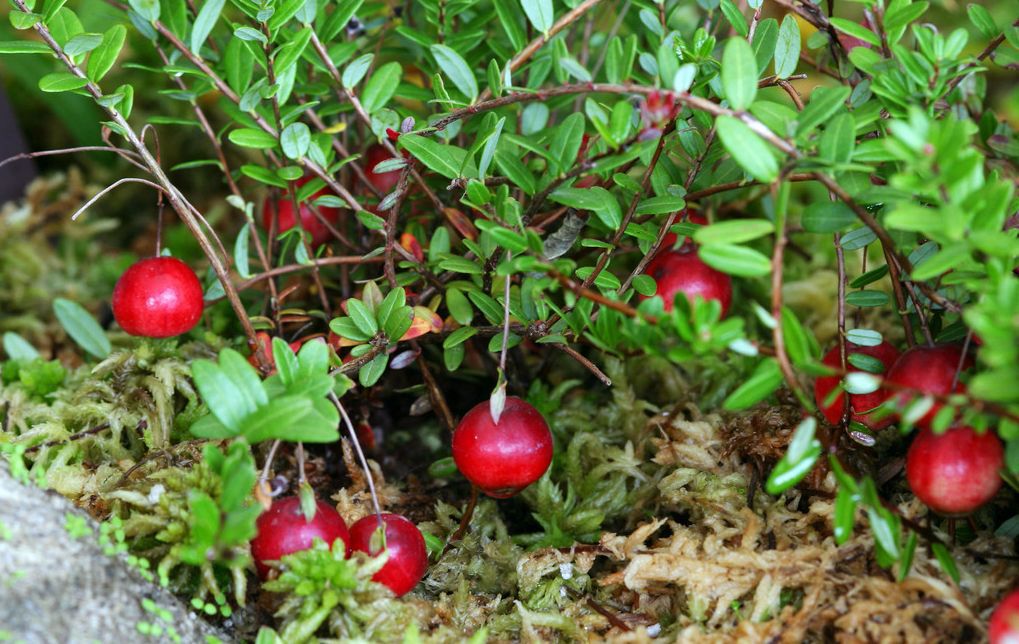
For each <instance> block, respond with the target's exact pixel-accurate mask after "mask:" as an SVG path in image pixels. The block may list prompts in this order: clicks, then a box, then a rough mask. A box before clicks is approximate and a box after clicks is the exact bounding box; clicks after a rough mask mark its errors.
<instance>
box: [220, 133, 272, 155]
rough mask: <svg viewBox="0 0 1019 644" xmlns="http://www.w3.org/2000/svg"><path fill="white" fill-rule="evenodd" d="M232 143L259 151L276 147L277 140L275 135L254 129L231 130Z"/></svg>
mask: <svg viewBox="0 0 1019 644" xmlns="http://www.w3.org/2000/svg"><path fill="white" fill-rule="evenodd" d="M228 138H229V139H230V141H231V142H232V143H235V144H237V145H239V146H241V147H244V148H255V149H257V150H269V149H271V148H274V147H276V139H275V138H274V137H273V135H271V134H269V133H268V132H263V131H262V130H256V129H254V128H241V129H238V130H231V131H230V135H229V136H228Z"/></svg>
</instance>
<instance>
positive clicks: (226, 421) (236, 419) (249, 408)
mask: <svg viewBox="0 0 1019 644" xmlns="http://www.w3.org/2000/svg"><path fill="white" fill-rule="evenodd" d="M227 351H232V349H224V351H223V352H224V353H226V352H227ZM234 353H236V352H234ZM237 355H238V357H239V356H240V354H237ZM241 360H243V358H241ZM245 364H246V365H247V366H248V368H249V369H251V370H252V372H254V367H252V366H251V365H248V364H247V361H245ZM191 375H192V377H193V378H194V381H195V387H197V389H198V393H200V394H201V395H202V400H204V401H205V404H206V405H208V406H209V411H211V412H212V414H213V415H214V416H215V417H216V418H217V419H218V420H219V422H220V423H222V425H223V426H224V427H226V428H228V429H230V430H232V431H233V432H234V433H239V432H241V431H242V430H243V424H242V423H243V421H244V419H245V417H246V416H248V415H249V414H252V413H254V412H255V410H256V409H257V405H255V404H254V403H253V401H252V400H251V399H250V398H247V397H245V396H244V394H243V392H242V390H241V384H240V383H239V381H235V380H233V379H232V378H231V377H230V376H229V375H228V374H227V372H226V370H225V369H223V368H222V367H221V366H220V365H217V364H216V363H214V362H212V361H210V360H195V361H194V362H193V363H191ZM255 378H256V379H257V378H258V375H257V373H255ZM203 427H204V426H203ZM192 431H194V428H192Z"/></svg>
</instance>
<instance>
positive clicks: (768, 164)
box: [715, 90, 817, 183]
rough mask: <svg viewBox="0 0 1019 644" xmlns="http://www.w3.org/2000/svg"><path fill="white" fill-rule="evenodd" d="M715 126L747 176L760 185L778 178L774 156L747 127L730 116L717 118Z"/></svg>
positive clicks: (728, 150) (725, 145)
mask: <svg viewBox="0 0 1019 644" xmlns="http://www.w3.org/2000/svg"><path fill="white" fill-rule="evenodd" d="M815 91H817V90H815ZM715 125H716V127H717V131H718V136H719V138H720V139H721V140H722V145H723V146H724V147H725V149H726V151H727V152H728V153H729V154H731V155H732V158H733V159H735V160H736V163H738V164H739V165H740V166H741V167H742V168H743V169H744V170H746V172H747V174H749V175H750V176H752V177H753V178H755V179H757V180H758V181H760V182H762V183H771V182H772V181H774V180H775V179H777V178H778V161H776V160H775V155H774V154H772V152H771V150H770V149H769V148H768V145H767V144H766V143H765V142H764V141H763V140H762V139H761V137H759V136H757V134H756V133H754V131H753V130H751V129H750V127H749V126H747V125H746V124H745V123H743V122H742V121H740V120H739V119H736V118H734V117H732V116H719V117H718V119H717V120H716V121H715Z"/></svg>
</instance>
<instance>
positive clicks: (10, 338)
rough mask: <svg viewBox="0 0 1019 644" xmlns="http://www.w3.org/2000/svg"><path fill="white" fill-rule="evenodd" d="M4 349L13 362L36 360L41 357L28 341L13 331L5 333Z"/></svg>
mask: <svg viewBox="0 0 1019 644" xmlns="http://www.w3.org/2000/svg"><path fill="white" fill-rule="evenodd" d="M3 347H4V353H6V354H7V357H8V358H10V359H11V360H35V359H37V358H38V357H39V352H38V351H36V349H35V347H33V346H32V345H31V344H30V343H29V342H28V340H26V339H25V338H23V337H21V336H20V335H18V334H17V333H14V332H13V331H7V332H6V333H4V336H3Z"/></svg>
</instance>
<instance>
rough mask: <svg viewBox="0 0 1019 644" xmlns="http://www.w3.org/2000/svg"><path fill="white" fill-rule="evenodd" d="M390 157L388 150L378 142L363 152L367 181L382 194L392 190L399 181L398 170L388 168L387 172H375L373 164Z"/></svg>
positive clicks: (375, 164) (391, 156)
mask: <svg viewBox="0 0 1019 644" xmlns="http://www.w3.org/2000/svg"><path fill="white" fill-rule="evenodd" d="M392 158H393V155H392V154H390V153H389V150H387V149H386V148H385V147H384V146H382V145H381V144H378V143H376V144H375V145H372V146H371V147H369V148H368V150H367V151H366V152H365V153H364V172H365V174H366V175H368V181H369V182H371V184H372V185H373V186H375V189H376V190H378V191H379V192H381V193H382V194H384V195H385V194H389V193H390V192H392V191H393V188H395V187H396V184H397V183H399V182H400V171H399V170H390V171H389V172H380V173H376V172H375V166H377V165H378V164H380V163H382V162H383V161H388V160H390V159H392Z"/></svg>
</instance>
